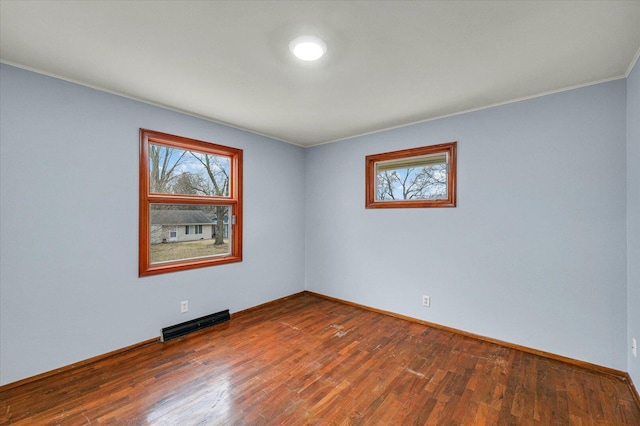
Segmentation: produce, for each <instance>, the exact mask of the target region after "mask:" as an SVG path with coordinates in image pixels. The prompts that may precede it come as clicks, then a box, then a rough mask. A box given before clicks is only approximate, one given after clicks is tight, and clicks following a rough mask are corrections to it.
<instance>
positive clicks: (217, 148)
mask: <svg viewBox="0 0 640 426" xmlns="http://www.w3.org/2000/svg"><path fill="white" fill-rule="evenodd" d="M150 144H154V145H162V146H166V147H171V148H178V149H183V150H187V151H191V150H193V151H198V152H202V153H205V154H212V155H219V156H225V157H229V159H230V170H229V195H228V196H203V195H184V194H165V193H153V192H151V191H150V185H149V181H150V178H149V175H150V170H149V145H150ZM242 157H243V151H242V149H238V148H232V147H228V146H224V145H218V144H214V143H211V142H205V141H200V140H196V139H190V138H186V137H182V136H175V135H171V134H168V133H162V132H157V131H154V130H148V129H140V187H139V191H140V197H139V199H140V209H139V225H138V228H139V239H138V275H139V276H140V277H143V276H148V275H155V274H162V273H168V272H176V271H183V270H188V269H194V268H202V267H207V266H214V265H223V264H228V263H233V262H241V261H242V165H243V161H242ZM152 204H189V205H225V206H229V207H230V208H231V210H230V211H231V212H232V215H233V216H232V218H230V219H231V220H229V225H228V226H230V227H231V228H230V233H231V241H230V242H229V243H230V245H231V252H230V253H229V254H228V255H217V256H210V257H202V258H196V259H183V260H176V261H170V262H162V263H151V254H150V251H151V235H150V233H151V231H150V229H151V226H150V214H151V213H150V212H151V208H150V207H151V205H152Z"/></svg>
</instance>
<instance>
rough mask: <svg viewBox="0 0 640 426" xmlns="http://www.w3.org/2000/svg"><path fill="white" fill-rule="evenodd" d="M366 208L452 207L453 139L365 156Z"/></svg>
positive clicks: (454, 168)
mask: <svg viewBox="0 0 640 426" xmlns="http://www.w3.org/2000/svg"><path fill="white" fill-rule="evenodd" d="M365 179H366V182H365V183H366V185H365V190H366V196H365V197H366V198H365V206H366V207H367V208H397V207H455V205H456V187H455V183H456V142H450V143H446V144H439V145H432V146H426V147H421V148H412V149H406V150H401V151H393V152H387V153H383V154H375V155H369V156H367V157H366V170H365Z"/></svg>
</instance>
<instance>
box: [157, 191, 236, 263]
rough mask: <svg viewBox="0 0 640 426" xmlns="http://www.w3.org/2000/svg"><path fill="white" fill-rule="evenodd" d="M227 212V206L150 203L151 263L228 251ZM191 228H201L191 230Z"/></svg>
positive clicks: (227, 253) (229, 223)
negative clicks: (198, 231) (199, 231)
mask: <svg viewBox="0 0 640 426" xmlns="http://www.w3.org/2000/svg"><path fill="white" fill-rule="evenodd" d="M230 212H231V207H230V206H219V205H208V204H198V205H185V204H151V206H150V223H149V236H150V238H149V240H150V242H151V244H150V259H151V263H152V264H154V263H163V262H172V261H176V260H187V259H198V258H203V257H212V256H226V255H229V254H230V253H231V238H230V237H231V235H230V233H231V229H232V227H231V220H232V215H231V214H230ZM187 229H189V233H187V232H186V230H187ZM194 229H198V230H200V229H201V230H202V232H201V233H196V232H193V231H194Z"/></svg>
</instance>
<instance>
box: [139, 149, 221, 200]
mask: <svg viewBox="0 0 640 426" xmlns="http://www.w3.org/2000/svg"><path fill="white" fill-rule="evenodd" d="M230 168H231V159H230V158H229V157H226V156H223V155H214V154H206V153H203V152H199V151H193V150H192V151H187V150H184V149H180V148H175V147H170V146H164V145H158V144H149V191H150V192H152V193H160V194H180V195H206V196H217V197H229V175H230Z"/></svg>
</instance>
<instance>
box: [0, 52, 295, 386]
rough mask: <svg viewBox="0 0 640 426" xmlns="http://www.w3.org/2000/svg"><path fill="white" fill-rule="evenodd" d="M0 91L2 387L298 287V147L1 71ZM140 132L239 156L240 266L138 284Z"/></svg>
mask: <svg viewBox="0 0 640 426" xmlns="http://www.w3.org/2000/svg"><path fill="white" fill-rule="evenodd" d="M0 93H1V94H2V95H1V96H0V120H1V121H0V122H1V124H2V125H1V129H0V157H1V160H0V161H1V163H0V166H1V167H0V171H1V175H0V194H1V195H0V197H1V200H2V202H1V207H0V219H1V220H0V230H1V235H0V249H1V254H2V256H1V264H0V343H1V346H0V372H1V373H0V383H2V384H6V383H9V382H13V381H16V380H20V379H23V378H25V377H29V376H32V375H35V374H39V373H42V372H45V371H49V370H51V369H54V368H58V367H61V366H65V365H68V364H71V363H74V362H77V361H80V360H83V359H86V358H90V357H93V356H96V355H99V354H103V353H106V352H109V351H112V350H116V349H119V348H122V347H125V346H128V345H131V344H134V343H138V342H141V341H144V340H147V339H151V338H155V337H157V336H158V335H159V333H160V328H161V327H165V326H168V325H172V324H175V323H177V322H181V321H186V320H188V319H192V318H196V317H199V316H202V315H205V314H209V313H212V312H217V311H220V310H223V309H230V310H231V312H235V311H238V310H242V309H245V308H248V307H252V306H255V305H258V304H260V303H264V302H267V301H270V300H274V299H277V298H279V297H282V296H286V295H290V294H292V293H296V292H299V291H302V290H303V289H304V222H303V217H304V213H303V208H304V204H303V200H304V187H303V184H304V179H303V176H304V150H303V149H302V148H300V147H296V146H293V145H289V144H285V143H281V142H278V141H274V140H270V139H267V138H264V137H261V136H257V135H254V134H251V133H247V132H243V131H240V130H236V129H232V128H229V127H226V126H221V125H217V124H214V123H211V122H207V121H204V120H200V119H196V118H193V117H190V116H186V115H182V114H178V113H175V112H171V111H167V110H164V109H161V108H156V107H153V106H150V105H146V104H143V103H139V102H135V101H131V100H128V99H125V98H122V97H118V96H113V95H110V94H106V93H103V92H99V91H96V90H92V89H89V88H86V87H82V86H78V85H75V84H71V83H68V82H64V81H61V80H57V79H53V78H49V77H45V76H42V75H38V74H34V73H31V72H27V71H24V70H20V69H17V68H13V67H9V66H6V65H1V68H0ZM141 127H143V128H149V129H153V130H158V131H162V132H167V133H172V134H176V135H180V136H186V137H190V138H196V139H202V140H206V141H211V142H215V143H220V144H223V145H229V146H233V147H237V148H242V149H243V150H244V167H245V169H244V170H245V174H244V202H245V216H244V220H245V222H244V246H243V247H244V260H243V262H242V263H235V264H230V265H224V266H216V267H210V268H203V269H198V270H192V271H186V272H177V273H171V274H164V275H159V276H153V277H146V278H138V270H137V268H138V183H137V182H138V148H139V142H138V129H139V128H141ZM292 176H295V179H292V178H291V177H292ZM185 299H188V300H189V312H188V313H187V314H180V313H179V306H180V301H181V300H185Z"/></svg>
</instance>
